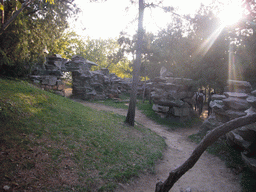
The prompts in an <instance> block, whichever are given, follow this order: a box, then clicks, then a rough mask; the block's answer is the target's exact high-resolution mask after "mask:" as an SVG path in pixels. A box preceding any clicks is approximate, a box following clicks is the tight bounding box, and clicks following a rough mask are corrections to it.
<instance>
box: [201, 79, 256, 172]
mask: <svg viewBox="0 0 256 192" xmlns="http://www.w3.org/2000/svg"><path fill="white" fill-rule="evenodd" d="M210 107H211V108H212V109H213V113H212V114H211V115H210V117H209V118H208V119H207V120H205V121H204V123H203V125H202V126H201V130H200V131H201V133H203V134H205V133H207V132H208V131H210V130H212V129H214V128H215V127H217V126H219V125H221V124H223V123H225V122H227V121H230V120H232V119H235V118H238V117H242V116H245V115H246V114H247V113H248V112H249V111H250V110H256V90H255V91H252V87H251V85H250V83H249V82H246V81H234V80H230V81H228V86H227V87H226V88H225V92H224V94H223V95H216V94H215V95H213V96H212V101H211V102H210ZM226 140H227V143H228V144H229V145H230V146H232V147H234V148H235V149H237V150H240V151H241V154H242V158H243V160H244V161H245V163H246V164H247V165H248V166H249V167H250V168H251V169H252V170H254V171H255V172H256V123H254V124H251V125H247V126H243V127H240V128H238V129H235V130H233V131H230V132H229V133H227V134H226Z"/></svg>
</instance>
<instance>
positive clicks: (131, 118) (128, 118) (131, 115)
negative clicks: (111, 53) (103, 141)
mask: <svg viewBox="0 0 256 192" xmlns="http://www.w3.org/2000/svg"><path fill="white" fill-rule="evenodd" d="M143 14H144V2H143V0H139V21H138V39H137V49H136V60H135V63H134V65H133V81H132V92H131V95H130V102H129V109H128V113H127V116H126V120H125V122H126V123H128V124H129V125H131V126H134V119H135V107H136V98H137V87H138V82H139V77H140V66H141V49H142V39H143Z"/></svg>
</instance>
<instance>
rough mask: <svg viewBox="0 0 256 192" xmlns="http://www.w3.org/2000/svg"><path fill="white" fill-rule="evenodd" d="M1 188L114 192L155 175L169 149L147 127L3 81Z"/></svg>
mask: <svg viewBox="0 0 256 192" xmlns="http://www.w3.org/2000/svg"><path fill="white" fill-rule="evenodd" d="M0 120H1V124H0V150H1V151H0V152H1V154H0V164H1V167H0V185H1V186H0V187H1V188H3V186H5V185H8V186H9V187H11V189H16V190H27V191H49V190H50V189H51V191H54V190H58V191H70V190H75V191H112V190H113V189H114V188H115V186H116V184H117V183H118V182H125V181H127V180H128V179H130V178H131V177H134V176H136V175H137V174H138V173H139V172H140V171H148V170H149V171H153V170H154V162H155V161H156V160H157V159H158V158H161V155H162V153H161V151H162V150H163V149H164V147H165V143H164V141H163V139H162V138H160V137H158V136H157V135H156V134H154V133H152V132H151V131H149V130H147V129H145V128H144V127H140V126H136V127H127V126H126V125H125V124H123V121H124V117H123V116H119V115H116V114H113V113H107V112H98V111H94V110H92V109H91V108H87V107H84V106H83V105H81V104H79V103H75V102H73V101H71V100H69V99H67V98H63V97H60V96H57V95H54V94H52V93H49V92H45V91H42V90H40V89H38V88H35V87H33V86H32V85H30V84H29V83H27V82H24V81H19V80H6V79H0Z"/></svg>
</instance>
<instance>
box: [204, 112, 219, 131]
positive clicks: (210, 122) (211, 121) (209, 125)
mask: <svg viewBox="0 0 256 192" xmlns="http://www.w3.org/2000/svg"><path fill="white" fill-rule="evenodd" d="M222 124H223V123H221V122H220V121H218V120H217V119H216V116H215V114H214V113H212V114H211V115H210V116H209V117H208V118H207V119H206V120H205V121H204V122H203V124H202V125H201V127H200V131H199V132H200V133H202V134H205V133H207V132H208V131H210V130H212V129H214V128H216V127H218V126H220V125H222Z"/></svg>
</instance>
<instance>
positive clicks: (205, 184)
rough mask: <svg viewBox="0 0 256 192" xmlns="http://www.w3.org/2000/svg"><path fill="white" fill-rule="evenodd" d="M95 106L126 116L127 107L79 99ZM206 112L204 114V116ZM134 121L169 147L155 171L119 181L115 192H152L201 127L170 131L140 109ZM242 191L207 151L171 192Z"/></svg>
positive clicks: (184, 155)
mask: <svg viewBox="0 0 256 192" xmlns="http://www.w3.org/2000/svg"><path fill="white" fill-rule="evenodd" d="M76 101H78V102H81V103H82V104H83V105H85V106H89V107H91V108H93V109H97V110H104V111H112V112H114V113H118V114H120V115H124V116H125V115H126V114H127V110H124V109H116V108H113V107H109V106H104V105H101V104H95V103H90V102H86V101H82V100H76ZM204 116H205V114H203V117H204ZM135 121H136V122H138V123H140V124H142V125H144V126H145V127H146V128H149V129H151V130H152V131H154V132H156V133H157V134H158V135H160V136H161V137H163V138H164V139H165V142H166V144H167V148H166V150H165V152H164V156H163V159H162V160H159V162H158V163H157V165H156V168H155V170H156V173H155V174H147V175H145V174H141V175H140V176H139V178H135V179H134V180H133V181H131V182H129V183H127V184H121V183H120V184H119V186H118V188H117V189H116V192H153V191H154V190H155V184H156V183H157V182H158V181H159V180H161V181H164V180H165V179H166V178H167V177H168V173H169V172H170V171H171V170H173V169H175V168H176V167H178V166H179V165H181V164H182V163H183V162H184V161H185V160H186V159H187V158H188V157H189V156H190V154H191V153H192V151H193V149H194V148H195V147H196V144H195V143H193V142H191V141H190V140H189V139H188V136H189V135H191V134H193V133H196V132H197V131H198V128H199V127H198V126H194V127H191V128H180V129H177V130H175V131H170V130H167V127H164V126H162V125H158V124H156V123H155V122H153V121H151V120H150V119H148V118H147V117H146V116H145V115H144V114H142V113H141V112H140V111H139V110H136V117H135ZM181 191H184V192H185V191H186V192H213V191H214V192H227V191H229V192H240V191H241V187H240V185H239V181H238V176H237V175H234V174H233V172H232V171H231V170H230V169H228V168H227V167H226V166H225V163H224V162H223V161H221V160H220V159H219V158H218V157H215V156H213V155H211V154H209V153H207V152H205V153H204V154H203V155H202V157H201V158H200V159H199V161H198V162H197V163H196V165H195V166H194V167H193V168H192V169H191V170H189V171H188V172H187V173H186V174H185V175H183V177H181V178H180V180H179V181H178V182H177V183H176V184H175V185H174V186H173V188H172V189H171V192H181Z"/></svg>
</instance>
